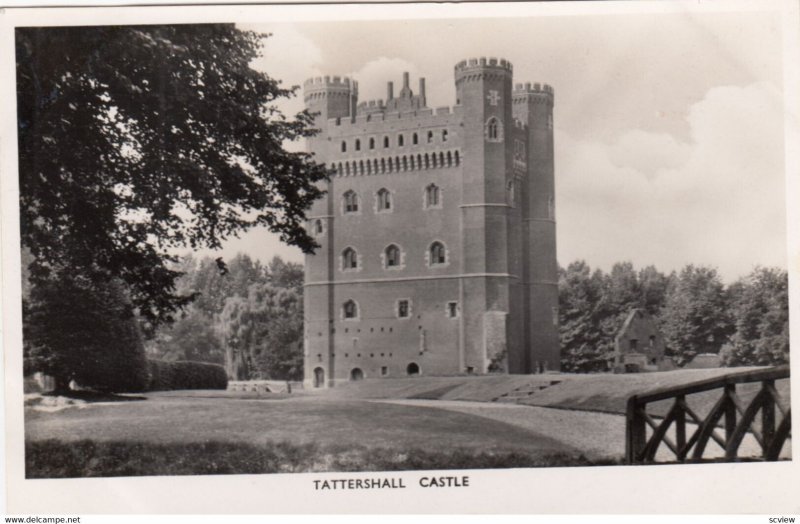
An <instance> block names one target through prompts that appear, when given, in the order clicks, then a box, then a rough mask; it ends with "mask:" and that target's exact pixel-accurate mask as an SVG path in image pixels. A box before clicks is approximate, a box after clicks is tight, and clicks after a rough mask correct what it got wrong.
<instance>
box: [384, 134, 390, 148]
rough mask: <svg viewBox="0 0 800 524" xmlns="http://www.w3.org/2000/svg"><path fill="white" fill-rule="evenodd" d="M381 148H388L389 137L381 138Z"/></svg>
mask: <svg viewBox="0 0 800 524" xmlns="http://www.w3.org/2000/svg"><path fill="white" fill-rule="evenodd" d="M383 147H384V148H387V147H389V137H388V136H385V137H383Z"/></svg>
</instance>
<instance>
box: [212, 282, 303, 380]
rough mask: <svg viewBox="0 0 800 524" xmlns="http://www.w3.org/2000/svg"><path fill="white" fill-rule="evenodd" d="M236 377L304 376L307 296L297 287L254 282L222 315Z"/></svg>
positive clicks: (230, 367) (230, 368)
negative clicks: (304, 302) (304, 332)
mask: <svg viewBox="0 0 800 524" xmlns="http://www.w3.org/2000/svg"><path fill="white" fill-rule="evenodd" d="M219 323H220V332H221V334H222V338H223V342H224V344H225V347H226V348H227V358H226V367H227V368H228V373H229V376H230V377H231V378H232V379H234V380H249V379H254V378H268V379H280V380H299V379H300V378H302V375H303V347H302V340H303V298H302V295H301V294H300V293H299V292H298V291H297V290H296V289H285V288H279V287H276V286H273V285H271V284H254V285H252V286H251V287H250V291H249V293H248V295H247V297H239V296H235V297H231V298H229V299H228V300H227V301H226V303H225V308H224V309H223V311H222V313H221V314H220V316H219Z"/></svg>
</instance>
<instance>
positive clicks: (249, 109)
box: [15, 24, 326, 323]
mask: <svg viewBox="0 0 800 524" xmlns="http://www.w3.org/2000/svg"><path fill="white" fill-rule="evenodd" d="M15 36H16V69H17V103H18V108H17V109H18V133H19V169H20V214H21V217H20V219H21V235H22V244H23V246H24V247H26V248H27V249H29V250H30V252H31V255H32V256H33V262H32V264H31V268H30V271H31V273H30V276H31V280H32V282H34V283H35V282H36V281H37V280H41V279H44V278H48V277H49V276H52V274H53V273H58V272H64V271H65V272H67V273H69V274H81V275H85V276H87V277H88V278H90V279H92V280H93V281H108V280H110V279H112V278H114V277H118V278H120V279H121V280H122V281H124V283H125V284H126V285H127V286H128V287H129V289H130V296H131V299H132V301H133V303H134V305H135V306H136V307H137V308H138V310H139V312H140V314H141V315H143V316H144V317H145V318H147V319H148V320H149V321H151V322H154V323H158V322H160V321H164V320H169V319H170V318H171V314H172V313H173V312H174V311H175V310H176V309H177V308H179V307H181V306H182V305H185V304H186V303H188V302H189V301H190V300H191V296H184V295H181V294H180V293H178V292H177V290H176V287H175V284H176V279H177V278H178V276H179V275H180V271H178V270H177V269H175V268H174V267H173V266H171V265H170V262H174V261H175V257H174V255H173V254H174V253H175V252H176V249H177V248H183V247H189V248H192V249H197V248H203V247H208V248H218V247H220V244H221V242H222V240H224V239H225V238H227V237H230V236H233V235H236V234H238V233H240V232H242V231H244V230H246V229H248V228H250V227H252V226H256V225H261V226H266V227H267V228H269V230H271V231H272V232H274V233H277V234H279V235H280V238H281V240H282V241H284V242H286V243H288V244H292V245H296V246H299V247H300V248H302V249H303V250H304V251H306V252H309V251H312V250H313V249H314V247H315V243H314V241H313V239H312V238H311V237H310V236H309V235H308V234H307V233H306V232H305V230H304V228H303V222H304V220H305V211H306V209H307V208H308V207H309V206H310V204H311V202H312V201H313V200H314V199H315V198H317V197H318V196H319V195H320V194H321V190H320V189H319V188H318V187H317V185H316V182H318V181H321V180H323V179H324V178H325V177H326V173H325V171H324V169H323V167H322V166H320V165H317V164H316V163H314V162H313V160H312V159H311V157H310V156H309V155H308V154H306V153H293V152H287V151H286V150H284V148H283V144H284V142H285V141H292V140H296V139H300V138H303V137H306V136H310V135H311V134H313V130H312V127H311V124H312V119H311V117H310V115H309V114H307V113H305V112H303V113H300V114H298V115H296V116H295V117H294V118H291V119H290V118H287V117H286V116H285V115H283V114H282V113H281V112H280V111H279V110H278V109H277V108H276V106H275V103H276V101H278V100H279V99H281V98H283V97H288V96H291V95H292V94H293V92H294V90H293V89H287V88H284V87H281V85H280V83H279V82H278V81H277V80H276V79H273V78H270V77H269V76H267V75H266V74H264V73H261V72H258V71H256V70H254V69H252V68H251V67H250V63H251V62H252V61H253V60H254V59H255V58H256V57H257V56H258V54H259V52H260V48H261V42H262V38H263V37H264V35H259V34H256V33H253V32H248V31H241V30H238V29H236V28H235V27H234V26H233V25H219V24H214V25H172V26H103V27H38V28H20V29H17V30H16V35H15Z"/></svg>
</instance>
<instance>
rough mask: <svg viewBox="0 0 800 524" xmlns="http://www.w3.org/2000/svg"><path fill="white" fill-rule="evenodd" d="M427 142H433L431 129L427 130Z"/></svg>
mask: <svg viewBox="0 0 800 524" xmlns="http://www.w3.org/2000/svg"><path fill="white" fill-rule="evenodd" d="M428 143H429V144H431V143H433V131H428Z"/></svg>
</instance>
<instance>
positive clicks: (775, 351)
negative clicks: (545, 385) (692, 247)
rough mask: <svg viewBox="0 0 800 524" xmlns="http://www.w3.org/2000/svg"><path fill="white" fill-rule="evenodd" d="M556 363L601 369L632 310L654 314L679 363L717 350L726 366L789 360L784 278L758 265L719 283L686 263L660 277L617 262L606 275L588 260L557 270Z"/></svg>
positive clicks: (655, 272)
mask: <svg viewBox="0 0 800 524" xmlns="http://www.w3.org/2000/svg"><path fill="white" fill-rule="evenodd" d="M558 285H559V321H560V327H559V329H560V337H561V366H562V370H563V371H567V372H581V373H586V372H596V371H605V370H607V369H608V367H609V363H610V361H611V360H612V359H613V351H614V338H615V336H616V334H617V332H618V331H619V329H620V327H621V326H622V323H623V321H624V320H625V317H626V315H627V314H628V312H629V311H630V310H631V309H632V308H642V309H645V310H646V311H647V312H649V313H650V314H652V315H653V316H654V317H655V319H656V321H657V322H658V325H659V326H660V328H661V330H662V332H663V334H664V338H665V342H666V346H667V349H666V351H667V353H666V354H667V356H671V357H673V359H674V360H675V362H676V363H677V364H678V365H684V364H686V363H687V362H689V361H691V360H692V359H693V358H694V357H695V355H697V354H699V353H716V354H719V355H720V357H721V359H722V362H723V364H724V365H727V366H746V365H776V364H783V363H787V362H788V361H789V295H788V277H787V273H786V271H785V270H782V269H778V268H762V267H759V268H756V269H754V270H753V271H752V272H751V273H750V274H749V275H747V276H745V277H743V278H741V279H739V280H737V281H736V282H734V283H732V284H730V285H728V286H725V285H724V284H723V283H722V280H721V279H720V277H719V274H718V273H717V271H716V270H715V269H713V268H709V267H701V266H693V265H687V266H686V267H684V268H683V269H682V270H681V271H680V272H672V273H670V274H665V273H662V272H660V271H658V270H657V269H656V268H655V267H653V266H648V267H646V268H644V269H641V270H636V269H635V268H634V267H633V264H631V263H629V262H623V263H617V264H615V265H614V266H613V267H612V268H611V271H610V272H608V273H606V272H603V271H602V270H600V269H595V270H592V269H591V268H590V267H589V265H588V264H586V262H583V261H577V262H573V263H571V264H570V265H569V266H567V267H566V269H564V268H561V269H560V270H559V282H558Z"/></svg>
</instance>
